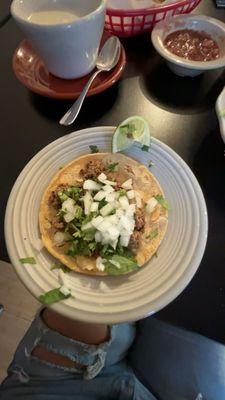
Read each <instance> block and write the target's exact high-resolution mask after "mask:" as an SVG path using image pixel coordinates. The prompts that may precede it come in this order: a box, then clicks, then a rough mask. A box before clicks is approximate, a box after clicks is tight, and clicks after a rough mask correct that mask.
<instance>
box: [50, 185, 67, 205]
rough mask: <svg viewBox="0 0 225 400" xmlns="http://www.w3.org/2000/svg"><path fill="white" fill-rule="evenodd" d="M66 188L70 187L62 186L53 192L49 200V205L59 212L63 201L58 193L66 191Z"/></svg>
mask: <svg viewBox="0 0 225 400" xmlns="http://www.w3.org/2000/svg"><path fill="white" fill-rule="evenodd" d="M66 187H68V185H61V186H59V187H57V189H55V190H53V191H52V193H51V194H50V196H49V199H48V204H49V205H50V206H52V207H54V208H56V209H57V210H58V209H59V208H61V201H60V199H59V197H58V192H59V191H60V190H63V189H65V188H66Z"/></svg>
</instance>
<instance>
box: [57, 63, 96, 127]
mask: <svg viewBox="0 0 225 400" xmlns="http://www.w3.org/2000/svg"><path fill="white" fill-rule="evenodd" d="M100 72H102V71H101V70H97V71H96V72H95V73H94V74H93V75H92V76H91V77H90V79H89V81H88V82H87V83H86V85H85V86H84V88H83V90H82V92H81V94H80V96H79V97H78V98H77V100H76V101H75V102H74V103H73V105H72V107H71V108H70V109H69V110H68V111H67V112H66V114H65V115H64V116H63V117H62V118H61V119H60V121H59V123H60V124H61V125H65V126H67V125H71V124H72V123H73V122H74V121H75V119H76V118H77V116H78V114H79V112H80V109H81V106H82V104H83V102H84V99H85V97H86V94H87V92H88V89H89V87H90V86H91V84H92V82H93V80H94V79H95V78H96V76H97V75H98V74H99V73H100Z"/></svg>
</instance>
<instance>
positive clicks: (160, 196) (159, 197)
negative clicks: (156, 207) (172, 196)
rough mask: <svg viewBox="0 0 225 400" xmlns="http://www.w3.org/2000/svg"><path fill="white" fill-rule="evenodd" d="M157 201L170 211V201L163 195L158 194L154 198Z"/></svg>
mask: <svg viewBox="0 0 225 400" xmlns="http://www.w3.org/2000/svg"><path fill="white" fill-rule="evenodd" d="M154 197H155V199H156V200H157V201H158V203H159V204H161V206H162V207H163V208H166V210H168V209H169V203H168V201H167V200H166V199H165V198H164V197H163V196H162V195H161V194H157V195H156V196H154Z"/></svg>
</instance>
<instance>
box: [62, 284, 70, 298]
mask: <svg viewBox="0 0 225 400" xmlns="http://www.w3.org/2000/svg"><path fill="white" fill-rule="evenodd" d="M59 291H60V292H61V293H62V294H64V296H68V295H69V294H70V293H71V291H70V289H68V287H67V286H65V285H63V286H61V288H60V289H59Z"/></svg>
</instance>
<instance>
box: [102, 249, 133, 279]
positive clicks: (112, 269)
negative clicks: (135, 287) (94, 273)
mask: <svg viewBox="0 0 225 400" xmlns="http://www.w3.org/2000/svg"><path fill="white" fill-rule="evenodd" d="M110 260H111V261H114V262H115V263H117V264H118V267H117V266H115V265H113V264H112V263H111V262H110ZM104 265H105V271H106V272H107V274H109V275H120V274H123V273H125V272H131V271H134V270H136V269H138V264H137V261H136V260H133V259H130V258H128V257H123V256H119V255H117V254H115V255H114V256H112V257H110V258H109V257H108V260H107V261H106V262H104Z"/></svg>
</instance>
